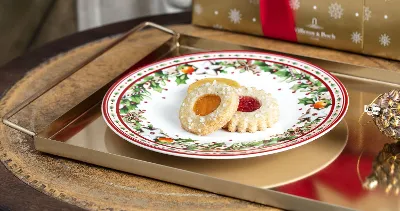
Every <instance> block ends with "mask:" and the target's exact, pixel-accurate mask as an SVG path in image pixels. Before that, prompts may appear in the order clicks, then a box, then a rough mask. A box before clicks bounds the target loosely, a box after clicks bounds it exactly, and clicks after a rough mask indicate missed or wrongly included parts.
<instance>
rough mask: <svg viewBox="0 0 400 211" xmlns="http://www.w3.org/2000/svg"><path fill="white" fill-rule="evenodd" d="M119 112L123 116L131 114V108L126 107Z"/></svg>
mask: <svg viewBox="0 0 400 211" xmlns="http://www.w3.org/2000/svg"><path fill="white" fill-rule="evenodd" d="M119 112H120V113H121V114H127V113H128V112H129V108H128V107H127V106H124V107H122V108H121V109H119Z"/></svg>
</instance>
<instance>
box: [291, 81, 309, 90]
mask: <svg viewBox="0 0 400 211" xmlns="http://www.w3.org/2000/svg"><path fill="white" fill-rule="evenodd" d="M307 87H309V85H308V84H305V83H301V84H295V85H293V86H292V87H290V89H291V90H293V91H297V90H299V89H305V88H307Z"/></svg>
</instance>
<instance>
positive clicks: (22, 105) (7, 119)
mask: <svg viewBox="0 0 400 211" xmlns="http://www.w3.org/2000/svg"><path fill="white" fill-rule="evenodd" d="M146 27H152V28H155V29H158V30H160V31H162V32H165V33H168V34H171V35H173V36H174V37H176V38H178V37H179V33H177V32H175V31H173V30H171V29H169V28H166V27H164V26H161V25H158V24H156V23H153V22H143V23H141V24H139V25H137V26H135V27H133V28H132V29H130V30H129V31H128V32H126V33H125V34H124V35H122V36H121V37H120V38H118V39H117V40H115V41H114V42H112V43H111V44H110V45H108V46H107V47H105V48H104V49H102V50H100V51H99V52H97V53H95V54H94V55H93V56H90V57H89V58H88V59H86V60H85V61H83V62H82V63H80V64H78V65H77V66H75V67H74V68H72V70H71V71H69V72H67V73H66V74H64V75H62V77H60V78H59V79H58V80H56V81H54V82H52V83H50V84H49V85H47V86H46V87H45V88H43V89H42V90H40V91H39V92H37V93H35V94H33V95H32V96H30V97H29V98H27V99H26V100H24V101H22V102H21V103H20V104H18V106H16V107H15V108H13V109H11V110H10V111H9V112H7V113H6V114H5V115H4V116H3V117H2V122H3V123H4V124H5V125H7V126H9V127H11V128H13V129H16V130H18V131H20V132H23V133H25V134H27V135H30V136H35V135H36V133H35V132H34V131H31V130H29V129H26V128H24V127H22V126H20V125H18V124H16V123H14V122H11V120H10V118H11V117H13V116H14V115H15V114H16V113H18V112H19V111H21V110H22V109H24V108H25V107H26V106H28V105H29V104H31V103H32V102H33V101H35V100H36V99H38V98H39V97H40V96H42V95H43V94H45V93H46V92H48V91H49V90H50V89H52V88H53V87H55V86H56V85H57V84H59V83H61V82H62V81H63V80H65V79H67V78H68V77H69V76H71V75H72V74H74V73H75V72H77V71H78V70H80V69H81V68H83V67H84V66H86V65H87V64H89V63H90V62H92V61H93V60H95V59H96V58H97V57H99V56H101V55H102V54H104V53H105V52H107V51H108V50H110V49H112V48H113V47H114V46H116V45H117V44H118V43H120V42H122V41H123V40H125V39H126V38H127V37H129V36H131V35H132V34H134V33H135V32H138V31H141V30H142V29H144V28H146ZM176 40H178V39H176ZM176 44H177V45H179V43H178V42H176Z"/></svg>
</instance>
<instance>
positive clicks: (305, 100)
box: [299, 97, 315, 105]
mask: <svg viewBox="0 0 400 211" xmlns="http://www.w3.org/2000/svg"><path fill="white" fill-rule="evenodd" d="M299 104H303V105H310V104H315V101H314V99H312V98H308V97H304V98H300V99H299Z"/></svg>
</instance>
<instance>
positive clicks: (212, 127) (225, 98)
mask: <svg viewBox="0 0 400 211" xmlns="http://www.w3.org/2000/svg"><path fill="white" fill-rule="evenodd" d="M205 102H207V103H205ZM238 105H239V96H238V94H237V93H236V89H235V88H232V87H231V86H229V85H226V84H223V83H217V82H216V81H215V80H214V81H213V82H212V83H205V84H203V85H201V86H199V87H197V88H194V89H193V90H192V91H191V92H190V93H189V94H188V95H187V96H186V98H185V99H184V100H183V102H182V104H181V107H180V110H179V120H180V122H181V126H182V128H183V129H185V130H186V131H188V132H191V133H194V134H197V135H202V136H204V135H208V134H210V133H212V132H214V131H216V130H218V129H221V128H222V127H223V126H224V125H226V124H227V123H228V122H229V121H230V120H231V118H232V116H233V114H235V112H236V110H237V108H238Z"/></svg>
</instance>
